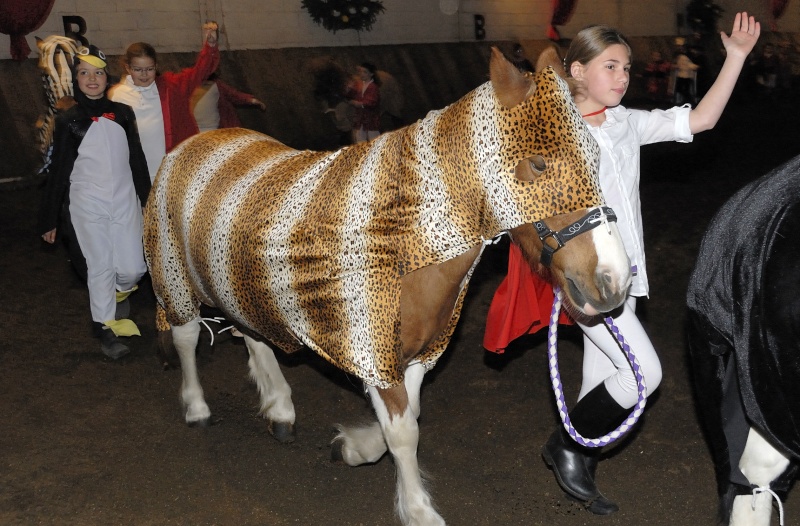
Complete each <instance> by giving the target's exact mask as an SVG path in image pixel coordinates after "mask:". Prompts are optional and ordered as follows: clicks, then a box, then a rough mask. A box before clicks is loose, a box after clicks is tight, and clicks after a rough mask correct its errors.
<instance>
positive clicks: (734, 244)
mask: <svg viewBox="0 0 800 526" xmlns="http://www.w3.org/2000/svg"><path fill="white" fill-rule="evenodd" d="M687 305H688V307H689V312H688V323H687V336H688V346H689V352H690V357H691V366H692V371H693V374H694V385H695V393H696V395H697V402H698V407H699V412H700V416H701V419H702V422H703V424H704V427H705V432H706V436H707V439H708V443H709V446H710V448H711V454H712V457H713V460H714V467H715V471H716V476H717V489H718V492H719V496H720V509H719V520H720V522H721V523H725V524H730V525H732V526H744V525H747V526H768V525H769V524H770V519H771V516H772V508H773V504H774V502H773V498H774V499H775V500H776V501H777V506H778V507H779V508H780V509H781V514H782V504H781V502H780V501H781V499H783V498H785V495H786V493H787V492H788V491H789V489H790V487H791V485H792V482H793V480H794V478H795V475H796V474H797V467H798V459H800V156H798V157H795V158H794V159H792V160H790V161H789V162H787V163H786V164H784V165H782V166H780V167H778V168H776V169H775V170H773V171H771V172H770V173H768V174H766V175H764V176H762V177H760V178H759V179H757V180H755V181H752V182H751V183H749V184H747V185H746V186H745V187H743V188H742V189H741V190H739V191H738V192H737V193H736V194H735V195H734V196H733V197H731V198H730V199H729V200H728V201H727V202H726V203H725V204H724V205H723V206H722V208H721V209H720V210H719V211H718V212H717V214H716V216H715V217H714V219H713V220H712V221H711V224H710V226H709V228H708V231H707V232H706V234H705V237H704V238H703V241H702V244H701V247H700V252H699V255H698V258H697V263H696V266H695V268H694V271H693V273H692V276H691V278H690V282H689V289H688V294H687ZM781 524H783V521H782V520H781Z"/></svg>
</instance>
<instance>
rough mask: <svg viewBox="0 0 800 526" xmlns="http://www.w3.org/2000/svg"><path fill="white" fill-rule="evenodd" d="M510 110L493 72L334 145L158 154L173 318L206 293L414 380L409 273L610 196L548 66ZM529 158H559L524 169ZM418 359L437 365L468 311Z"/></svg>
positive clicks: (281, 337) (151, 234) (159, 275)
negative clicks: (407, 333) (404, 339)
mask: <svg viewBox="0 0 800 526" xmlns="http://www.w3.org/2000/svg"><path fill="white" fill-rule="evenodd" d="M534 81H535V85H536V87H535V92H533V93H532V94H531V95H530V96H529V97H528V98H527V99H526V100H524V101H523V102H522V103H520V104H517V105H516V106H515V107H513V108H505V107H503V106H502V105H501V104H500V102H499V100H498V98H497V97H496V96H495V93H494V88H493V86H492V84H491V82H487V83H486V84H484V85H482V86H480V87H478V88H477V89H475V90H474V91H472V92H471V93H469V94H467V95H466V96H465V97H464V98H462V99H461V100H459V101H457V102H456V103H454V104H452V105H451V106H448V107H447V108H445V109H443V110H440V111H433V112H431V113H429V114H428V115H427V116H426V117H425V118H424V119H423V120H421V121H418V122H417V123H415V124H412V125H410V126H408V127H406V128H403V129H400V130H397V131H394V132H390V133H386V134H384V135H381V136H379V137H378V138H377V139H375V140H373V141H372V142H369V143H361V144H358V145H354V146H350V147H346V148H343V149H341V150H338V151H335V152H316V151H298V150H294V149H292V148H290V147H288V146H286V145H284V144H282V143H280V142H278V141H276V140H275V139H273V138H271V137H268V136H266V135H263V134H260V133H257V132H254V131H248V130H243V129H226V130H217V131H212V132H208V133H204V134H201V135H199V136H195V137H193V138H191V139H189V140H187V141H185V142H184V143H183V144H181V145H180V146H179V147H178V148H176V149H175V150H174V151H173V152H172V153H170V154H169V155H168V156H167V157H166V158H165V160H164V162H163V164H162V165H161V169H160V171H159V174H158V177H157V179H156V182H155V186H154V188H153V191H152V193H151V197H150V199H149V200H148V204H147V210H146V214H145V251H146V254H147V260H148V266H149V268H150V272H151V275H152V280H153V286H154V290H155V293H156V296H157V298H158V301H159V303H160V305H161V306H162V307H163V308H164V309H165V310H166V317H167V320H168V321H169V323H171V324H173V325H183V324H185V323H188V322H190V321H192V320H193V319H195V318H196V316H197V315H198V305H199V303H200V302H203V303H205V304H208V305H212V306H216V307H218V308H220V309H221V310H223V311H224V312H225V314H226V316H228V317H229V319H232V320H236V321H237V322H239V323H241V324H242V325H243V326H244V327H246V328H247V329H249V330H250V331H252V332H253V333H256V334H259V335H261V336H263V337H264V338H265V339H266V340H268V341H271V342H272V343H274V344H276V345H278V346H279V347H281V348H282V349H283V350H284V351H287V352H291V351H293V350H296V349H298V348H299V347H301V346H303V345H305V346H308V347H310V348H311V349H313V350H314V351H315V352H317V353H318V354H320V355H321V356H323V357H324V358H326V359H327V360H329V361H330V362H332V363H333V364H334V365H336V366H337V367H339V368H341V369H343V370H345V371H347V372H349V373H352V374H354V375H356V376H358V377H360V378H361V379H362V380H363V381H364V382H366V383H367V384H369V385H373V386H376V387H380V388H388V387H391V386H395V385H398V384H399V383H401V382H402V380H403V370H402V366H401V363H400V345H401V343H400V278H401V277H402V276H403V275H405V274H407V273H410V272H413V271H414V270H416V269H419V268H422V267H424V266H426V265H435V264H438V263H442V262H444V261H447V260H449V259H451V258H454V257H456V256H458V255H459V254H462V253H464V252H465V251H467V250H468V249H470V248H472V247H475V246H477V245H478V244H481V243H485V242H486V241H487V240H491V239H492V238H494V237H496V236H497V235H499V234H501V233H502V232H505V231H507V230H509V229H511V228H514V227H516V226H519V225H521V224H523V223H529V222H533V221H535V220H539V219H543V218H547V217H550V216H554V215H557V214H562V213H566V212H572V211H575V210H578V209H582V208H589V207H594V206H597V205H599V204H602V198H601V194H600V189H599V184H598V181H597V177H596V173H597V163H598V159H599V151H598V148H597V145H596V143H595V142H594V140H593V139H592V137H591V135H590V134H589V132H588V130H587V128H586V126H585V124H584V122H583V120H582V119H581V116H580V114H579V113H578V111H577V109H576V108H575V106H574V103H573V102H572V98H571V96H570V93H569V90H568V87H567V85H566V83H565V82H564V81H563V80H562V79H561V78H559V77H558V75H556V74H555V73H554V72H553V71H552V69H546V70H544V71H543V72H541V73H539V74H537V75H536V76H535V77H534ZM533 155H541V156H542V157H543V158H544V159H546V160H547V163H548V168H547V169H546V170H545V172H544V173H543V174H542V175H541V176H540V177H538V178H537V179H536V180H535V181H532V182H525V181H520V180H518V179H516V178H515V175H514V174H515V167H516V166H517V164H518V163H520V162H521V161H523V160H525V159H526V158H528V157H531V156H533ZM467 281H468V279H467V280H465V283H464V284H463V286H462V291H461V297H460V298H459V301H458V303H457V305H456V307H455V309H454V312H453V315H452V318H451V327H450V330H449V331H448V332H447V334H445V335H444V336H443V337H441V338H440V339H439V340H437V341H436V342H435V343H434V344H432V345H431V346H430V347H429V348H428V349H426V350H424V351H423V353H422V354H421V355H420V356H419V357H418V359H419V360H421V361H422V363H423V364H424V365H425V366H426V367H429V368H430V367H432V366H433V365H434V364H435V362H436V360H437V359H438V357H439V356H440V355H441V353H442V351H443V350H444V348H445V346H446V345H447V343H448V341H449V337H450V334H451V333H452V328H453V327H455V323H456V321H457V320H458V317H459V315H460V310H461V304H462V301H463V298H464V294H465V292H466V285H467V283H466V282H467Z"/></svg>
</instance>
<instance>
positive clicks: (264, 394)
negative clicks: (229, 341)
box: [244, 336, 295, 443]
mask: <svg viewBox="0 0 800 526" xmlns="http://www.w3.org/2000/svg"><path fill="white" fill-rule="evenodd" d="M244 340H245V343H246V344H247V351H248V352H249V353H250V360H249V361H248V365H249V366H250V377H251V378H252V379H253V381H254V382H255V383H256V386H257V387H258V392H259V394H260V396H261V411H260V413H261V414H262V415H263V416H264V418H266V419H267V422H268V426H269V432H270V434H272V436H273V437H275V439H277V440H278V441H279V442H281V443H288V442H294V438H295V431H294V421H295V412H294V404H292V389H291V387H289V384H288V383H287V382H286V379H285V378H284V376H283V373H282V372H281V368H280V365H279V364H278V360H276V359H275V353H274V352H273V351H272V349H271V348H270V347H269V346H268V345H267V344H265V343H263V342H259V341H257V340H254V339H252V338H250V337H249V336H245V337H244Z"/></svg>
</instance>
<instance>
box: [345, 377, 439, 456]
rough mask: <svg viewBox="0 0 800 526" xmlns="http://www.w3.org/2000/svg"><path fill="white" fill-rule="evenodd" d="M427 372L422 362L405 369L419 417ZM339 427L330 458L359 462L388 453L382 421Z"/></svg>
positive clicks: (412, 400) (410, 394)
mask: <svg viewBox="0 0 800 526" xmlns="http://www.w3.org/2000/svg"><path fill="white" fill-rule="evenodd" d="M424 376H425V368H424V367H423V366H422V364H420V363H414V364H411V365H410V366H409V367H408V369H406V375H405V381H404V383H405V386H406V392H407V393H408V402H409V406H410V407H411V411H412V412H413V414H414V417H415V418H419V411H420V410H419V391H420V386H421V385H422V378H423V377H424ZM336 429H337V430H338V431H339V433H338V434H337V435H336V437H335V438H334V439H333V442H332V443H331V460H333V461H334V462H344V463H345V464H347V465H348V466H360V465H361V464H369V463H372V462H377V461H378V460H380V458H381V457H382V456H383V455H384V453H386V450H387V447H386V440H385V439H384V438H383V431H382V430H381V424H380V422H373V423H371V424H369V425H367V426H360V427H346V426H343V425H341V424H337V425H336Z"/></svg>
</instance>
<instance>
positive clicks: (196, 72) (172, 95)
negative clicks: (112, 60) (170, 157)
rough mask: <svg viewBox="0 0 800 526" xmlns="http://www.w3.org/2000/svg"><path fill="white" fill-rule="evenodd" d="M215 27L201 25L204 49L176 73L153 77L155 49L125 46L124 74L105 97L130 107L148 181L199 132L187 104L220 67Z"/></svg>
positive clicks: (151, 47)
mask: <svg viewBox="0 0 800 526" xmlns="http://www.w3.org/2000/svg"><path fill="white" fill-rule="evenodd" d="M217 31H218V30H217V24H216V23H215V22H208V23H206V24H204V25H203V42H204V44H203V49H202V50H201V51H200V54H199V55H198V57H197V62H196V63H195V65H194V66H193V67H191V68H186V69H184V70H183V71H181V72H179V73H172V72H165V73H163V74H159V73H158V60H157V56H156V51H155V49H154V48H153V46H151V45H150V44H147V43H145V42H137V43H135V44H131V45H130V46H128V49H127V51H126V52H125V55H124V57H123V66H124V68H125V71H126V72H127V73H128V75H127V76H126V77H125V78H124V79H123V81H122V82H121V83H120V84H117V85H116V86H114V88H112V90H111V91H110V93H109V97H110V98H111V100H113V101H117V102H123V103H125V104H128V105H129V106H131V107H132V108H133V111H134V112H135V113H136V121H137V123H138V125H139V135H140V137H141V141H142V147H143V149H144V153H145V156H146V157H147V166H148V168H149V170H150V180H151V181H153V180H155V177H156V174H157V173H158V168H159V166H161V160H162V159H163V158H164V155H166V154H167V153H169V152H170V151H171V150H172V149H173V148H174V147H175V146H177V145H178V143H180V142H181V141H183V140H184V139H187V138H189V137H191V136H192V135H194V134H196V133H198V131H199V130H198V128H197V123H196V122H195V120H194V117H193V116H192V113H191V108H190V104H189V101H190V100H191V96H192V93H193V92H194V90H195V89H196V88H197V87H198V86H200V85H201V84H202V82H203V81H204V80H205V79H206V78H208V77H209V76H210V75H211V74H212V73H213V72H214V71H215V70H216V69H217V66H218V65H219V49H218V48H217V37H218V35H217Z"/></svg>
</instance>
